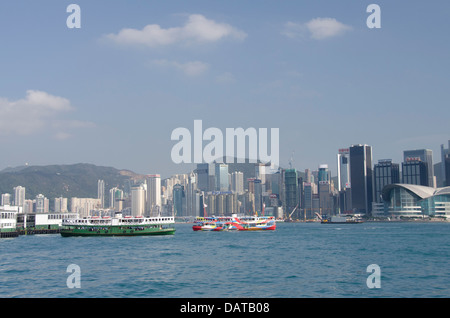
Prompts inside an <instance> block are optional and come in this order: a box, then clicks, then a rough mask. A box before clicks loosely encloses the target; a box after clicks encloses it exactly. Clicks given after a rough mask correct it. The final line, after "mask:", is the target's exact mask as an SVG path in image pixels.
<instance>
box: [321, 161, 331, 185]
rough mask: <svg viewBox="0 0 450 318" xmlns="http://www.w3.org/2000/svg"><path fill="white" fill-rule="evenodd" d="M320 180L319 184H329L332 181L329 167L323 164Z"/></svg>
mask: <svg viewBox="0 0 450 318" xmlns="http://www.w3.org/2000/svg"><path fill="white" fill-rule="evenodd" d="M318 179H319V182H320V181H327V182H330V181H331V180H330V175H329V171H328V165H326V164H323V165H320V166H319V174H318Z"/></svg>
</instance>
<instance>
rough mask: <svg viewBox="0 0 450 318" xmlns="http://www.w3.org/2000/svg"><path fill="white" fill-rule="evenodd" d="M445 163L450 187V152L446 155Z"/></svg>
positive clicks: (446, 176) (446, 180) (446, 179)
mask: <svg viewBox="0 0 450 318" xmlns="http://www.w3.org/2000/svg"><path fill="white" fill-rule="evenodd" d="M443 164H444V165H445V183H444V185H445V186H446V187H450V154H448V155H446V156H445V158H444V162H443Z"/></svg>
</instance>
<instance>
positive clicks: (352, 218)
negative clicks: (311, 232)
mask: <svg viewBox="0 0 450 318" xmlns="http://www.w3.org/2000/svg"><path fill="white" fill-rule="evenodd" d="M320 223H322V224H359V223H363V220H362V218H361V217H359V216H356V215H351V214H348V215H333V216H332V217H330V218H323V219H322V220H321V221H320Z"/></svg>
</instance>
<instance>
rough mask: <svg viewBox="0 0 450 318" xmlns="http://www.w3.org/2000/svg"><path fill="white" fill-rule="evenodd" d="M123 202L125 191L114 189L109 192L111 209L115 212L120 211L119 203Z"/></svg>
mask: <svg viewBox="0 0 450 318" xmlns="http://www.w3.org/2000/svg"><path fill="white" fill-rule="evenodd" d="M120 200H123V190H121V189H119V188H117V187H114V188H112V189H110V190H109V208H110V209H114V210H115V211H120V209H118V208H119V205H120V204H118V202H117V201H120Z"/></svg>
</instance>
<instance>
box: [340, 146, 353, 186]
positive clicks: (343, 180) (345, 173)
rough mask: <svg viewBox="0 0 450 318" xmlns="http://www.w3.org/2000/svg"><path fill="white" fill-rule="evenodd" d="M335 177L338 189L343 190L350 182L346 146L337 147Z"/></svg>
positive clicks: (348, 153)
mask: <svg viewBox="0 0 450 318" xmlns="http://www.w3.org/2000/svg"><path fill="white" fill-rule="evenodd" d="M337 177H338V184H337V186H338V191H342V190H345V189H346V187H347V186H348V185H349V183H350V150H349V149H348V148H341V149H339V153H338V155H337Z"/></svg>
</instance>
